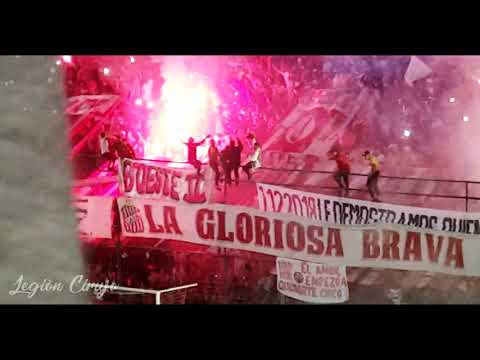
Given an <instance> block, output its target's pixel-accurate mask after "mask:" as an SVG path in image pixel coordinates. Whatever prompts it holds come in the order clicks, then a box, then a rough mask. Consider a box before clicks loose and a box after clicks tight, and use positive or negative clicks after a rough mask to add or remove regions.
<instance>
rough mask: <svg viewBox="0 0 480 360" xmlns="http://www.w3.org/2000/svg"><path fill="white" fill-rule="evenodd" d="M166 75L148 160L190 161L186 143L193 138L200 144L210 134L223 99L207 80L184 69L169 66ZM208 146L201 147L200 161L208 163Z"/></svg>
mask: <svg viewBox="0 0 480 360" xmlns="http://www.w3.org/2000/svg"><path fill="white" fill-rule="evenodd" d="M162 75H163V76H164V78H165V83H164V84H163V88H162V97H161V99H160V102H157V103H158V106H157V109H158V110H157V111H155V112H154V113H153V115H152V118H151V119H150V124H149V125H150V135H149V138H148V140H147V143H146V146H145V157H146V158H148V159H155V158H168V159H171V160H173V161H186V154H187V148H186V146H185V145H184V142H187V141H188V138H189V137H193V138H194V139H195V141H199V140H202V139H203V137H205V136H206V135H207V134H208V125H209V121H210V120H212V117H213V113H214V110H215V109H216V108H217V107H218V105H219V100H218V97H217V95H216V93H215V92H214V91H213V90H212V89H210V88H209V87H208V85H207V84H206V82H205V81H203V80H202V79H200V78H199V77H196V76H191V74H189V73H188V72H187V70H186V69H185V68H183V67H182V66H166V67H165V68H164V73H163V74H162ZM207 145H208V144H207V143H206V146H203V147H201V148H198V153H197V156H198V159H200V160H203V161H204V160H205V157H206V152H207Z"/></svg>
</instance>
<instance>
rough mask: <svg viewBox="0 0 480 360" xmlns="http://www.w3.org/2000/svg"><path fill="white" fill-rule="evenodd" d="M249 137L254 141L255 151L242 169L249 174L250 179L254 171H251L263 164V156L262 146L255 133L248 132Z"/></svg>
mask: <svg viewBox="0 0 480 360" xmlns="http://www.w3.org/2000/svg"><path fill="white" fill-rule="evenodd" d="M247 138H248V139H250V140H251V141H252V142H253V153H252V155H250V158H249V159H248V162H247V163H246V164H245V165H243V166H242V170H243V171H244V172H245V173H246V174H247V176H248V180H250V179H251V178H252V173H251V172H252V170H256V169H258V168H259V167H260V166H261V162H260V158H261V152H262V148H261V146H260V144H259V143H258V142H257V139H256V138H255V135H253V134H252V133H250V134H248V136H247Z"/></svg>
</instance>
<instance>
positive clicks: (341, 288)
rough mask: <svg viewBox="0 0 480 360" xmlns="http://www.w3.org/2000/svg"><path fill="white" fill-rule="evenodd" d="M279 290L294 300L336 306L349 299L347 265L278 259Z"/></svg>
mask: <svg viewBox="0 0 480 360" xmlns="http://www.w3.org/2000/svg"><path fill="white" fill-rule="evenodd" d="M277 290H278V291H279V292H280V293H282V294H284V295H286V296H288V297H291V298H294V299H297V300H301V301H305V302H310V303H317V304H333V303H341V302H345V301H347V300H348V297H349V295H348V282H347V274H346V271H345V267H344V266H333V265H325V264H315V263H310V262H305V261H298V260H292V259H284V258H277Z"/></svg>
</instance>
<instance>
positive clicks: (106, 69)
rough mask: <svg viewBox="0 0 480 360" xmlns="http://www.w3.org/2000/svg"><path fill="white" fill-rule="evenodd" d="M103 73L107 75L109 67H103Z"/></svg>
mask: <svg viewBox="0 0 480 360" xmlns="http://www.w3.org/2000/svg"><path fill="white" fill-rule="evenodd" d="M103 74H104V75H106V76H108V75H110V69H109V68H103Z"/></svg>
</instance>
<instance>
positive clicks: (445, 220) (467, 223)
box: [257, 183, 480, 235]
mask: <svg viewBox="0 0 480 360" xmlns="http://www.w3.org/2000/svg"><path fill="white" fill-rule="evenodd" d="M257 195H258V207H259V209H261V210H264V211H271V212H276V213H284V214H295V215H298V216H305V217H307V218H309V219H314V220H320V221H324V222H326V223H329V224H340V225H362V224H363V225H366V224H374V223H384V224H398V225H408V226H412V227H416V228H418V229H424V230H437V231H449V232H453V233H459V234H469V235H480V214H479V213H466V212H460V211H446V210H436V209H427V208H419V207H413V206H401V205H392V204H387V203H374V202H370V201H363V200H357V199H350V198H340V197H335V196H326V195H322V194H316V193H310V192H305V191H299V190H294V189H289V188H286V187H281V186H275V185H268V184H262V183H257Z"/></svg>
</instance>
